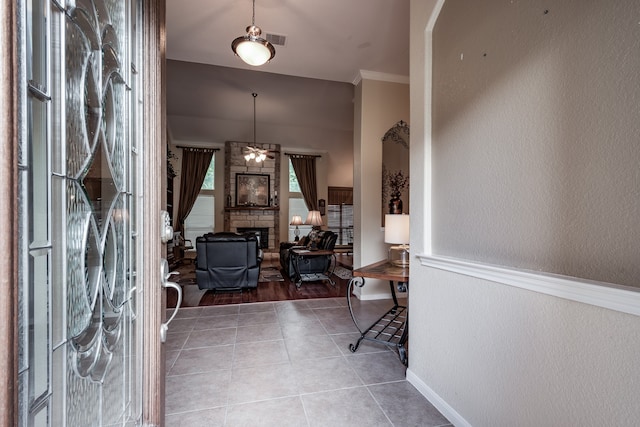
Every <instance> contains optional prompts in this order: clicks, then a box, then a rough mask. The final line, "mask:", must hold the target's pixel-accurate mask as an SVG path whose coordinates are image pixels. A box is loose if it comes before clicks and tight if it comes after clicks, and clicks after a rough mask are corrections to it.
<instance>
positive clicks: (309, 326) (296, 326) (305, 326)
mask: <svg viewBox="0 0 640 427" xmlns="http://www.w3.org/2000/svg"><path fill="white" fill-rule="evenodd" d="M280 328H281V329H282V336H283V337H284V338H285V339H287V338H299V337H308V336H311V335H327V331H326V330H325V329H324V326H322V323H320V320H318V319H313V318H311V319H303V320H296V321H292V322H281V325H280Z"/></svg>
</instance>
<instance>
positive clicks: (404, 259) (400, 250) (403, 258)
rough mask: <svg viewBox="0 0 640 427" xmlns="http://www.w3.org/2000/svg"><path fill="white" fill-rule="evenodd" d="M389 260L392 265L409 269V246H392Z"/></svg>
mask: <svg viewBox="0 0 640 427" xmlns="http://www.w3.org/2000/svg"><path fill="white" fill-rule="evenodd" d="M388 259H389V262H390V263H391V264H393V265H397V266H398V267H409V246H407V245H401V246H391V247H390V248H389V258H388Z"/></svg>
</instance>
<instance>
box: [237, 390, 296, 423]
mask: <svg viewBox="0 0 640 427" xmlns="http://www.w3.org/2000/svg"><path fill="white" fill-rule="evenodd" d="M241 426H242V427H246V426H260V427H308V424H307V417H306V416H305V413H304V408H303V407H302V401H301V399H300V397H299V396H295V397H288V398H282V399H274V400H268V401H264V402H253V403H245V404H242V405H234V406H230V407H229V409H228V411H227V423H226V427H241Z"/></svg>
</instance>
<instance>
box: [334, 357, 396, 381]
mask: <svg viewBox="0 0 640 427" xmlns="http://www.w3.org/2000/svg"><path fill="white" fill-rule="evenodd" d="M345 358H346V359H347V360H348V361H349V363H350V364H351V366H352V367H353V369H354V370H355V371H356V372H357V373H358V375H359V376H360V378H362V381H364V383H365V384H378V383H386V382H391V381H400V380H404V379H405V378H406V369H407V368H406V367H405V366H404V365H403V364H402V362H400V359H399V358H398V355H397V354H396V353H394V352H391V351H386V352H381V353H367V354H354V355H353V356H348V357H345Z"/></svg>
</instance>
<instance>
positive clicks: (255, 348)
mask: <svg viewBox="0 0 640 427" xmlns="http://www.w3.org/2000/svg"><path fill="white" fill-rule="evenodd" d="M287 362H289V355H288V354H287V349H286V348H285V345H284V340H278V341H263V342H251V343H240V344H236V352H235V356H234V360H233V366H234V368H242V367H251V366H262V365H271V364H276V363H287Z"/></svg>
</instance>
